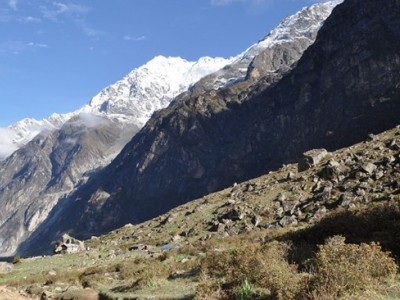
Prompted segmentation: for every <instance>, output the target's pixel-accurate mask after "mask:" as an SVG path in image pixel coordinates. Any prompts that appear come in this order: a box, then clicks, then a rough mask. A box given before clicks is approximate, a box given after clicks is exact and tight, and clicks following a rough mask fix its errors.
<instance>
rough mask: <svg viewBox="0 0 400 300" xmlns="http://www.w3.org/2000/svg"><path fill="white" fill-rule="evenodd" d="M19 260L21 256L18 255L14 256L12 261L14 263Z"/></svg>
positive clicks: (17, 262)
mask: <svg viewBox="0 0 400 300" xmlns="http://www.w3.org/2000/svg"><path fill="white" fill-rule="evenodd" d="M20 262H21V256H19V255H16V256H14V258H13V261H12V263H13V264H14V265H16V264H19V263H20Z"/></svg>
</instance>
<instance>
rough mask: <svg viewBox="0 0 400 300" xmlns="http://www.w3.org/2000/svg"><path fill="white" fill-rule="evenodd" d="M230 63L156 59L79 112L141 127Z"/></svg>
mask: <svg viewBox="0 0 400 300" xmlns="http://www.w3.org/2000/svg"><path fill="white" fill-rule="evenodd" d="M231 61H232V59H224V58H211V57H202V58H200V59H199V60H198V61H197V62H189V61H187V60H185V59H182V58H180V57H164V56H157V57H155V58H154V59H152V60H151V61H149V62H148V63H147V64H145V65H143V66H142V67H140V68H138V69H135V70H133V71H132V72H131V73H130V74H128V75H127V76H126V77H125V78H123V79H122V80H120V81H118V82H117V83H115V84H113V85H111V86H109V87H107V88H106V89H104V90H103V91H101V92H100V93H99V94H98V95H96V96H95V97H93V99H92V100H91V101H90V103H89V104H88V105H86V106H84V107H83V108H82V109H81V110H80V111H82V112H91V113H95V114H106V115H108V116H114V117H119V118H121V119H122V120H123V119H126V118H128V119H129V120H130V121H131V122H133V123H135V125H138V126H139V127H142V126H143V125H144V124H145V123H146V121H147V120H148V119H149V118H150V116H151V115H152V113H153V112H154V111H156V110H159V109H161V108H164V107H166V106H167V105H168V104H169V103H170V102H171V100H172V99H173V98H175V97H176V96H177V95H179V94H180V93H182V92H184V91H186V90H187V89H188V88H189V87H190V86H191V85H193V84H194V83H196V82H197V81H198V80H200V79H201V78H202V77H204V76H206V75H208V74H210V73H213V72H215V71H217V70H219V69H221V68H223V67H224V66H226V65H227V64H229V63H231Z"/></svg>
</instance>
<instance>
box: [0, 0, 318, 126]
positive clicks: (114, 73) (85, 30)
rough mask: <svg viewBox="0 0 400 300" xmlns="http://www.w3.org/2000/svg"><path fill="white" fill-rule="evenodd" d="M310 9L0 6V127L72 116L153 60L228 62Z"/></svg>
mask: <svg viewBox="0 0 400 300" xmlns="http://www.w3.org/2000/svg"><path fill="white" fill-rule="evenodd" d="M316 2H324V1H323V0H321V1H312V0H76V1H69V0H54V1H53V0H0V107H1V110H0V126H1V127H4V126H7V125H10V124H11V123H13V122H15V121H18V120H20V119H22V118H25V117H33V118H36V119H41V118H45V117H47V116H49V115H50V114H51V113H53V112H58V113H64V112H68V111H72V110H75V109H77V108H79V107H81V106H82V105H84V104H85V103H86V102H88V101H89V100H90V98H91V97H93V96H94V95H95V94H97V93H98V92H99V91H100V90H101V89H103V88H104V87H106V86H107V85H109V84H111V83H114V82H115V81H117V80H119V79H121V78H122V77H123V76H124V75H126V74H127V73H128V72H130V71H131V70H132V69H134V68H136V67H138V66H140V65H142V64H144V63H146V61H148V60H150V59H151V58H153V57H154V56H156V55H165V56H180V57H183V58H185V59H188V60H196V59H198V58H199V57H201V56H206V55H208V56H222V57H230V56H232V55H236V54H238V53H240V52H242V51H243V50H245V49H246V48H247V47H249V46H250V45H252V44H253V43H255V42H257V40H259V39H261V38H262V37H263V36H265V35H266V34H267V33H268V31H269V30H271V29H272V28H274V27H275V26H276V25H277V24H278V23H279V22H280V21H281V20H282V19H283V18H284V17H286V16H288V15H291V14H293V13H294V12H296V11H298V10H299V9H300V8H302V7H304V6H308V5H311V4H313V3H316Z"/></svg>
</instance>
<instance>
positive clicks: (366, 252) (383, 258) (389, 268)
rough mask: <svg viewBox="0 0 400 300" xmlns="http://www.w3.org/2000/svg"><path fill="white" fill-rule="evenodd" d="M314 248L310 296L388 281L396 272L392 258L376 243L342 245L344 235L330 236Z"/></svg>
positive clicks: (327, 295)
mask: <svg viewBox="0 0 400 300" xmlns="http://www.w3.org/2000/svg"><path fill="white" fill-rule="evenodd" d="M318 248H319V251H318V253H317V254H316V258H315V261H314V267H315V272H316V274H315V277H314V280H313V282H312V285H311V289H312V294H313V298H325V299H327V298H336V297H338V296H341V295H344V294H349V293H350V294H351V293H354V292H357V291H360V290H363V289H365V288H366V287H373V286H378V285H382V284H385V283H387V282H390V281H392V280H393V279H394V277H395V275H396V271H397V268H396V264H395V262H394V260H393V258H392V257H391V256H390V255H389V253H387V252H383V251H382V250H381V247H380V245H379V244H377V243H371V244H365V243H362V244H360V245H356V244H345V238H344V237H342V236H334V237H332V238H330V239H328V240H327V242H326V243H325V245H320V246H318Z"/></svg>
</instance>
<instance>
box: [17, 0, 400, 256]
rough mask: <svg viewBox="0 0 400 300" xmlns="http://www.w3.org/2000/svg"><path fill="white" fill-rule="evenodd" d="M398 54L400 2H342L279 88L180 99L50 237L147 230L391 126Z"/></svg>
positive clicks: (396, 118) (264, 85)
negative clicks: (143, 225)
mask: <svg viewBox="0 0 400 300" xmlns="http://www.w3.org/2000/svg"><path fill="white" fill-rule="evenodd" d="M399 53H400V2H399V1H396V0H387V1H384V2H382V1H378V0H364V1H361V0H346V1H345V2H344V3H343V4H342V5H339V6H338V7H337V8H336V9H335V10H334V12H333V14H332V15H331V17H330V18H329V19H328V20H327V21H326V23H325V25H324V27H323V28H322V29H321V31H320V33H319V35H318V38H317V40H316V42H315V43H314V45H312V46H311V47H310V48H309V49H308V50H307V51H306V52H305V54H304V55H303V57H302V59H301V60H300V61H299V62H298V64H297V66H296V67H295V68H294V69H293V70H292V71H291V72H290V73H289V74H287V75H285V76H284V77H283V78H282V79H281V76H282V74H276V73H274V74H269V75H267V76H266V77H264V78H263V79H261V80H259V81H258V82H257V83H255V84H254V85H250V86H249V84H248V83H246V82H245V83H239V84H237V85H234V86H232V87H229V88H227V89H223V90H219V91H211V92H207V93H206V94H204V95H200V96H196V97H189V96H188V95H184V96H182V97H180V98H179V99H177V100H175V101H174V103H173V104H172V105H171V106H170V107H169V108H167V109H165V110H162V111H160V112H158V113H157V114H155V115H154V116H153V118H152V119H151V120H150V121H149V122H148V124H147V125H146V126H145V127H144V128H143V129H142V130H141V131H140V132H139V134H137V135H136V136H135V137H134V138H133V139H132V141H131V142H130V143H128V145H127V146H126V147H125V148H124V150H123V151H122V152H121V154H120V155H119V156H118V157H117V158H116V159H115V160H114V162H113V163H112V164H111V165H110V166H109V167H107V168H106V169H105V170H104V171H103V172H102V173H100V174H98V177H97V178H94V179H93V180H92V181H91V182H90V183H89V184H88V185H86V186H85V187H84V189H81V190H80V191H78V192H77V193H76V194H75V195H74V196H73V197H72V198H71V199H69V200H68V201H69V203H70V204H71V206H70V207H71V208H70V210H69V211H65V216H64V217H63V218H60V219H58V220H57V221H56V222H55V223H52V224H53V225H54V224H56V225H54V226H55V227H54V228H53V229H58V230H67V229H72V228H74V229H75V232H77V233H81V234H82V233H84V234H90V233H93V232H96V231H102V230H108V229H111V228H113V227H115V226H118V225H121V224H123V223H126V222H131V221H135V222H138V221H142V220H145V219H148V218H151V217H154V216H156V215H158V214H161V213H163V212H165V211H167V210H168V209H170V208H172V207H175V206H177V205H179V204H181V203H183V202H186V201H189V200H192V199H195V198H197V197H199V196H202V195H204V194H207V193H210V192H212V191H216V190H218V189H222V188H223V187H226V186H228V185H231V184H232V183H233V182H235V181H237V182H240V181H243V180H246V179H248V178H252V177H256V176H258V175H260V174H263V173H265V172H266V171H268V170H271V169H275V168H277V167H279V166H280V165H281V164H282V163H286V162H290V161H293V160H294V159H296V158H297V157H299V156H300V154H301V153H302V152H304V151H306V150H308V149H312V148H320V147H324V148H327V149H329V150H333V149H337V148H339V147H343V146H346V145H350V144H352V143H355V142H358V141H360V140H362V139H363V138H365V137H366V136H367V134H368V133H370V132H375V133H376V132H380V131H383V130H385V129H388V128H391V127H394V126H395V125H396V124H398V123H399V122H400V115H399V114H398V111H399V108H400V86H399V83H400V72H399V71H400V55H399ZM280 79H281V80H280ZM77 200H79V201H77ZM82 211H84V214H83V215H82V214H81V213H80V212H82ZM77 212H79V213H77ZM53 221H54V219H53ZM47 224H51V223H47ZM43 226H46V224H45V223H44V225H43ZM35 238H36V237H35V236H33V238H32V239H31V240H30V242H34V241H39V239H36V240H35ZM21 249H24V248H21Z"/></svg>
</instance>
